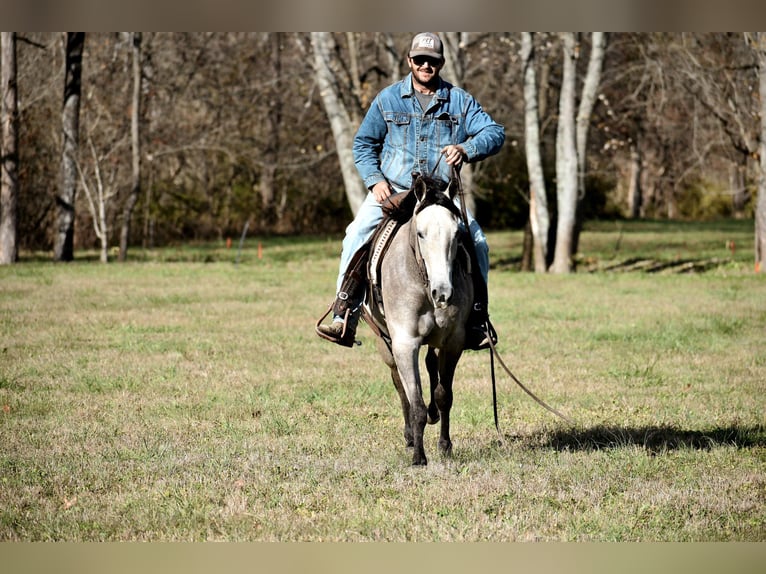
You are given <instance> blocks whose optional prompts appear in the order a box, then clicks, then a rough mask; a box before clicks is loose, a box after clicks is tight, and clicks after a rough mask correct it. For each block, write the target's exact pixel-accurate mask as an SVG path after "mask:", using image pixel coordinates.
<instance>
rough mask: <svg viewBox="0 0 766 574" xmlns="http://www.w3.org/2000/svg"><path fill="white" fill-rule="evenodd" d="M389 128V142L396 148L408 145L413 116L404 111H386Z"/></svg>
mask: <svg viewBox="0 0 766 574" xmlns="http://www.w3.org/2000/svg"><path fill="white" fill-rule="evenodd" d="M383 119H385V120H386V127H387V128H388V144H389V145H391V146H392V147H395V148H404V147H407V140H408V132H409V129H410V120H411V117H410V115H409V114H406V113H403V112H384V113H383Z"/></svg>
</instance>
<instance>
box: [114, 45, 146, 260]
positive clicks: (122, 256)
mask: <svg viewBox="0 0 766 574" xmlns="http://www.w3.org/2000/svg"><path fill="white" fill-rule="evenodd" d="M131 37H132V40H133V42H132V44H133V95H132V103H131V111H130V144H131V159H132V161H131V183H130V194H129V195H128V198H127V200H126V201H125V207H124V209H123V211H122V229H121V231H120V253H119V255H118V260H119V261H126V260H127V258H128V243H129V241H130V224H131V221H132V219H133V209H134V208H135V207H136V203H137V202H138V197H139V195H140V194H141V138H140V125H141V86H142V81H141V79H142V76H143V74H142V65H141V32H133V34H132V35H131Z"/></svg>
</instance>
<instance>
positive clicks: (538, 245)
mask: <svg viewBox="0 0 766 574" xmlns="http://www.w3.org/2000/svg"><path fill="white" fill-rule="evenodd" d="M535 63H536V62H535V51H534V37H533V35H532V34H531V33H529V32H522V34H521V68H522V75H523V78H524V149H525V150H526V158H527V171H528V172H529V225H530V228H531V230H532V254H533V261H534V268H535V272H537V273H545V272H546V271H547V270H548V230H549V227H550V215H549V213H548V199H547V197H546V191H545V178H544V176H543V164H542V158H541V156H540V117H539V115H538V93H537V74H536V72H535Z"/></svg>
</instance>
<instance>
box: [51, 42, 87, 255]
mask: <svg viewBox="0 0 766 574" xmlns="http://www.w3.org/2000/svg"><path fill="white" fill-rule="evenodd" d="M84 45H85V32H67V33H66V38H65V56H64V57H65V76H64V105H63V111H62V113H61V127H62V136H63V144H62V154H61V175H60V181H59V191H58V194H57V195H56V211H57V216H56V235H55V238H54V243H53V259H54V261H71V260H72V259H74V223H75V198H76V196H77V168H76V167H75V161H76V155H77V148H78V143H79V138H80V135H79V131H80V92H81V89H82V53H83V47H84Z"/></svg>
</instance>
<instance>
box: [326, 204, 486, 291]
mask: <svg viewBox="0 0 766 574" xmlns="http://www.w3.org/2000/svg"><path fill="white" fill-rule="evenodd" d="M399 191H401V190H399ZM457 202H458V200H457V199H456V200H455V203H457ZM467 213H468V228H469V229H470V230H471V235H472V236H473V242H474V244H475V245H476V257H477V259H478V260H479V270H480V271H481V274H482V275H483V276H484V282H485V283H487V279H488V275H489V245H487V237H486V236H485V235H484V232H483V231H482V230H481V228H480V227H479V224H478V223H476V220H475V219H474V218H473V215H472V214H471V212H470V211H467ZM382 219H383V210H382V209H381V207H380V204H379V203H378V202H377V200H376V199H375V196H374V195H372V193H368V194H367V197H366V199H365V200H364V202H363V203H362V206H361V207H360V208H359V211H358V212H357V214H356V217H355V218H354V220H353V221H352V222H351V223H349V224H348V227H346V237H345V238H344V239H343V250H342V251H341V254H340V272H339V273H338V282H337V285H336V289H335V293H336V294H337V293H338V292H340V287H341V285H342V284H343V276H344V275H345V274H346V268H347V267H348V264H349V262H350V261H351V258H352V257H353V256H354V253H356V252H357V251H358V250H359V248H360V247H362V246H363V245H364V244H365V243H367V241H368V240H369V239H370V237H372V234H373V232H374V231H375V228H376V227H377V226H378V223H380V221H381V220H382ZM460 225H461V228H463V224H462V223H461V224H460Z"/></svg>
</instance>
